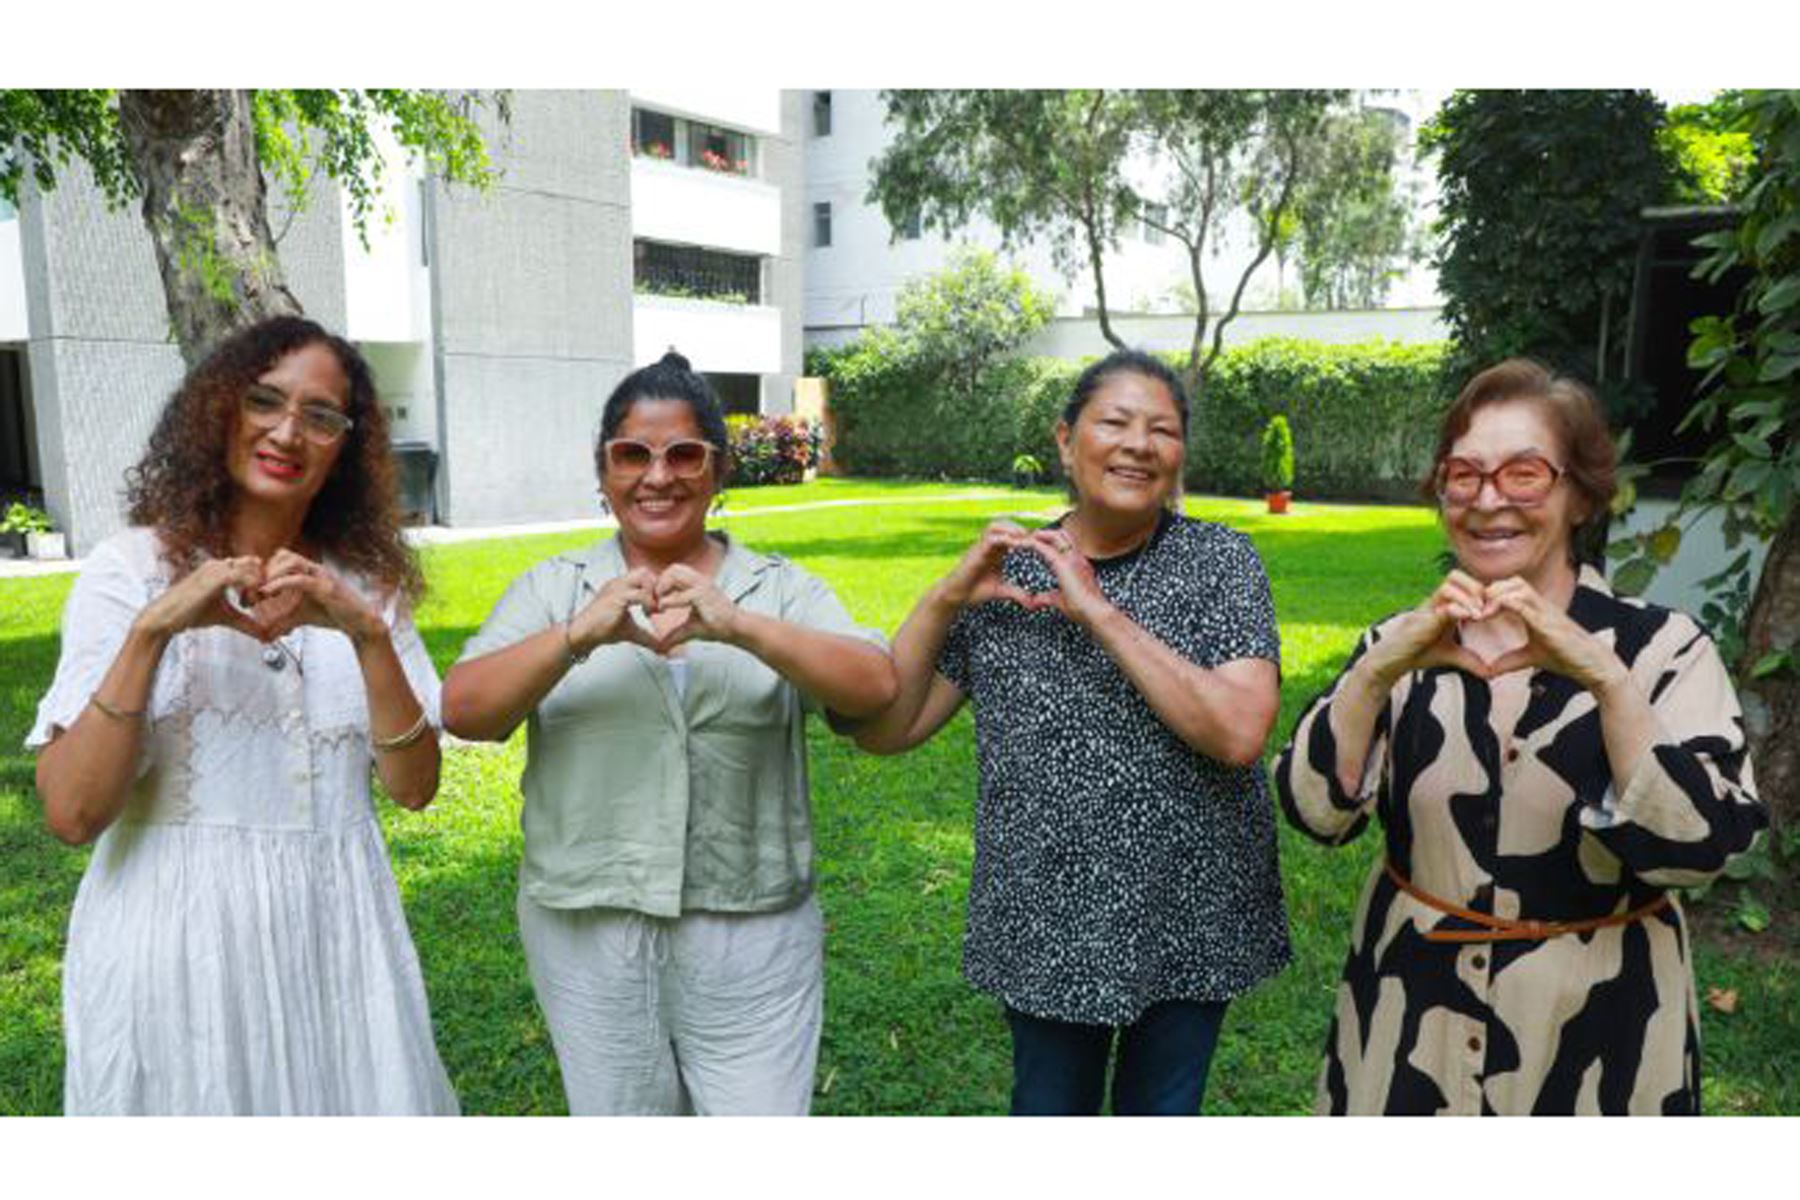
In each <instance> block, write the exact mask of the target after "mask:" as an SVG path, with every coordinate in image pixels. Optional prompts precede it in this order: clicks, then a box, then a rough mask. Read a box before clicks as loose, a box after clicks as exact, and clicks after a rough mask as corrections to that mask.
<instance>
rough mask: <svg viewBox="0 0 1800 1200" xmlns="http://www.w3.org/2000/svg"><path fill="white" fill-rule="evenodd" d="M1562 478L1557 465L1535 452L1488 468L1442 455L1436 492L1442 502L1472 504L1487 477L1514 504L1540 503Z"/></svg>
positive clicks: (1560, 469) (1496, 489)
mask: <svg viewBox="0 0 1800 1200" xmlns="http://www.w3.org/2000/svg"><path fill="white" fill-rule="evenodd" d="M1562 477H1563V470H1562V468H1561V467H1558V466H1556V465H1555V464H1554V463H1552V462H1550V460H1548V459H1546V458H1541V457H1539V456H1538V455H1536V454H1522V455H1520V456H1519V457H1518V458H1509V459H1507V460H1506V461H1505V462H1503V463H1501V464H1500V465H1499V466H1497V467H1495V468H1494V469H1493V470H1491V471H1483V470H1482V469H1481V468H1480V467H1479V466H1477V465H1476V464H1474V463H1472V462H1470V461H1469V460H1468V459H1466V458H1446V459H1445V460H1444V461H1443V462H1442V463H1441V464H1439V466H1438V472H1437V494H1438V499H1439V500H1440V501H1442V502H1443V503H1445V504H1454V505H1457V506H1459V507H1460V506H1462V505H1465V504H1473V503H1475V500H1476V498H1477V497H1479V496H1480V495H1481V489H1482V486H1483V485H1484V484H1486V483H1487V481H1488V480H1490V479H1491V480H1493V481H1494V490H1495V491H1496V492H1499V493H1500V495H1501V496H1502V497H1504V498H1505V499H1507V500H1509V501H1511V502H1512V503H1514V504H1522V505H1533V504H1542V503H1543V502H1544V500H1545V498H1546V497H1548V496H1549V495H1550V490H1551V489H1552V488H1554V487H1555V486H1556V481H1557V480H1559V479H1561V478H1562Z"/></svg>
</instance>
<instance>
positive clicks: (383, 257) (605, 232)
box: [0, 89, 804, 553]
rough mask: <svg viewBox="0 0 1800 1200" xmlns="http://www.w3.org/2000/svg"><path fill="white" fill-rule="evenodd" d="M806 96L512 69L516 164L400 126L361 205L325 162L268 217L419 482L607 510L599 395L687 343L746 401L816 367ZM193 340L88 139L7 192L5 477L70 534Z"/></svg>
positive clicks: (475, 518)
mask: <svg viewBox="0 0 1800 1200" xmlns="http://www.w3.org/2000/svg"><path fill="white" fill-rule="evenodd" d="M803 103H804V95H803V94H802V93H798V92H789V93H784V92H781V91H778V90H775V89H762V90H757V89H715V90H710V91H708V90H698V89H696V90H687V89H682V90H674V89H670V90H661V91H655V92H632V93H627V92H617V91H615V92H600V91H530V90H523V91H517V92H515V93H513V96H512V104H511V120H510V121H509V122H506V123H501V122H500V121H498V120H497V119H495V118H493V117H491V116H490V117H488V118H486V119H485V122H486V123H485V132H486V137H487V144H488V148H489V152H490V155H491V157H492V159H493V161H494V164H495V166H496V167H497V168H498V169H499V172H500V174H499V177H498V179H497V182H496V183H495V185H494V187H493V188H491V189H490V190H488V191H487V192H477V191H474V190H472V189H469V188H466V187H446V186H445V185H443V184H442V183H441V182H440V181H438V180H436V179H432V178H426V177H424V176H422V175H421V174H420V172H419V171H418V170H416V169H413V168H409V167H408V166H407V165H406V163H405V162H404V159H403V157H402V156H401V154H400V153H399V151H398V148H397V147H393V146H389V147H387V151H388V164H387V168H388V169H387V171H386V175H385V184H384V188H383V195H382V197H381V201H380V205H381V208H382V209H383V211H384V212H385V214H386V215H387V217H388V219H386V220H377V221H374V222H372V223H371V224H370V226H369V228H368V230H367V242H366V244H365V241H364V239H363V237H361V236H359V234H358V232H357V231H356V230H355V228H354V227H353V225H352V223H351V222H350V220H349V218H348V216H347V215H346V209H345V205H344V200H343V197H342V196H341V195H340V194H339V192H338V190H337V189H336V188H335V187H334V186H332V185H331V184H330V183H329V182H327V181H323V180H321V181H318V182H316V183H315V185H314V186H313V189H312V192H311V194H310V195H309V196H308V197H307V202H306V203H305V204H304V206H302V207H301V208H300V209H299V210H298V211H294V206H292V205H290V204H288V203H287V202H286V200H285V198H284V197H283V196H282V195H281V194H280V189H279V188H278V187H276V186H274V185H271V191H270V204H271V225H272V226H274V227H275V228H276V229H277V231H278V232H279V237H280V240H279V243H278V247H277V251H278V254H279V255H280V258H281V262H282V266H283V268H284V270H285V272H286V275H287V278H288V282H289V286H290V289H291V290H292V291H293V292H294V294H295V296H296V297H297V298H298V299H299V300H300V302H301V304H302V306H303V307H304V308H305V310H306V312H307V313H308V315H309V316H312V317H313V318H314V319H316V320H318V321H320V322H321V323H323V324H324V325H326V326H327V327H329V328H331V329H334V330H338V331H342V332H343V333H344V334H345V335H346V336H347V337H349V338H350V339H351V340H352V341H354V342H356V343H357V344H358V346H359V347H360V348H361V350H362V351H363V353H364V354H365V355H366V356H367V357H368V359H369V361H370V364H371V366H372V367H373V369H374V371H375V375H376V380H377V383H378V385H379V387H380V390H381V393H382V398H383V403H384V405H385V406H386V407H387V409H388V411H389V415H390V418H391V420H392V424H393V429H394V436H395V439H396V444H397V452H398V454H399V456H400V458H401V462H402V467H403V475H404V477H405V478H406V479H407V480H408V481H409V487H408V501H409V504H410V506H411V507H412V508H413V509H414V510H415V511H416V512H417V513H418V515H419V516H421V517H423V518H425V519H433V520H438V521H442V522H444V523H446V524H452V525H487V524H496V523H504V522H518V521H542V520H561V519H569V518H574V517H581V516H587V515H591V514H593V513H594V512H595V501H594V495H595V479H594V466H593V454H592V447H593V437H594V435H595V433H596V431H597V429H598V424H599V412H600V407H601V404H602V403H603V402H604V400H605V398H606V396H607V394H608V393H609V392H610V391H611V390H612V388H613V387H614V386H615V385H616V384H617V383H618V381H619V380H620V379H621V378H622V377H623V376H624V375H625V374H626V373H627V372H628V371H630V370H631V369H632V368H634V367H636V366H639V365H642V364H644V363H647V362H652V361H654V360H655V359H657V358H658V357H660V356H661V355H662V354H663V353H664V352H665V351H666V350H668V349H669V348H670V347H671V346H673V347H675V348H677V349H678V350H680V351H681V353H683V354H684V355H686V356H687V357H688V359H689V360H690V361H691V362H692V363H693V364H694V366H695V368H696V369H698V370H701V371H704V372H706V373H707V374H708V375H709V376H710V377H711V379H712V380H713V382H714V383H715V385H716V386H717V387H718V389H719V392H720V395H721V398H722V399H724V400H725V402H726V403H727V405H728V406H729V407H730V408H731V409H733V410H734V411H743V412H770V413H778V412H785V411H787V410H788V408H789V407H790V405H791V402H792V392H793V381H794V379H795V378H796V377H797V376H798V375H799V372H800V360H801V312H800V296H801V281H800V272H801V269H802V247H803V240H802V239H803V229H804V226H803V218H802V205H803V203H804V197H803V192H804V185H803V174H802V147H801V144H800V119H801V111H802V105H803ZM181 374H182V363H181V356H180V354H179V352H178V351H177V349H176V347H175V345H174V344H173V342H172V341H171V340H170V337H169V332H168V316H167V310H166V307H165V304H164V301H163V296H162V290H161V285H160V282H159V280H158V276H157V271H156V266H155V260H154V256H153V253H152V250H151V246H150V241H149V237H148V235H147V234H146V233H145V232H144V230H143V227H142V223H141V218H140V217H139V215H138V213H137V212H136V210H135V208H134V207H132V208H127V209H124V210H121V211H117V212H110V211H108V210H107V209H106V208H105V206H104V204H103V203H102V200H101V197H100V194H99V191H98V189H97V188H96V187H95V186H94V184H93V182H92V179H91V177H90V176H89V175H88V173H87V172H86V170H85V168H84V167H82V166H81V165H79V164H76V165H73V166H71V167H70V168H69V169H67V170H66V171H65V172H63V176H62V179H61V181H60V182H59V185H58V186H57V188H56V189H55V190H54V191H52V192H50V193H48V194H45V195H38V194H35V193H31V194H27V195H26V196H24V197H23V198H22V201H21V204H20V205H19V207H18V209H17V210H16V211H14V210H11V209H9V208H0V495H30V496H33V497H36V496H39V495H41V496H42V498H43V502H44V504H45V507H47V508H48V509H49V511H50V513H51V515H52V517H53V519H54V520H55V521H56V523H57V525H58V527H59V528H62V529H64V530H65V531H67V532H68V533H69V535H70V542H71V546H72V549H73V550H74V551H75V552H76V553H85V552H86V551H87V550H88V549H90V548H91V547H92V546H93V545H94V544H95V543H96V542H97V541H99V540H100V539H101V538H103V537H105V536H106V535H107V534H109V533H111V532H112V531H113V530H115V529H117V528H118V527H119V526H120V525H121V524H122V522H123V517H124V514H123V511H122V504H121V491H122V488H123V479H124V472H125V470H126V468H128V467H129V466H130V465H131V464H132V463H133V462H135V461H136V459H137V457H138V456H139V455H140V454H141V453H142V451H143V447H144V445H145V442H146V440H147V438H148V436H149V432H150V428H151V425H152V424H153V423H154V421H155V419H156V415H157V414H158V412H160V410H161V408H162V405H163V402H164V401H165V400H166V398H167V397H168V395H169V393H170V391H171V390H172V389H173V388H174V387H175V385H176V384H177V383H178V382H179V380H180V378H181Z"/></svg>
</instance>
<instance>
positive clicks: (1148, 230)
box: [1141, 204, 1169, 246]
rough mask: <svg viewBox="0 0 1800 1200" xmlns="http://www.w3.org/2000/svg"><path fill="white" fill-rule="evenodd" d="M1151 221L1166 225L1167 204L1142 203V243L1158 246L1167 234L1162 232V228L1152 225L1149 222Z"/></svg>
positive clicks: (1167, 216)
mask: <svg viewBox="0 0 1800 1200" xmlns="http://www.w3.org/2000/svg"><path fill="white" fill-rule="evenodd" d="M1152 221H1155V222H1156V223H1157V224H1158V225H1167V224H1168V223H1169V209H1168V206H1167V205H1165V204H1146V205H1144V217H1143V220H1142V222H1141V225H1142V228H1143V232H1144V245H1146V246H1160V245H1162V244H1163V242H1164V241H1165V240H1166V238H1167V235H1166V234H1164V233H1163V231H1162V230H1160V229H1157V228H1155V227H1154V226H1152V225H1151V224H1150V222H1152Z"/></svg>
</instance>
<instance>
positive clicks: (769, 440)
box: [725, 414, 825, 486]
mask: <svg viewBox="0 0 1800 1200" xmlns="http://www.w3.org/2000/svg"><path fill="white" fill-rule="evenodd" d="M725 431H726V433H727V434H728V435H729V436H730V439H731V477H730V480H729V482H730V483H734V484H738V485H740V486H741V485H746V484H758V483H799V482H800V481H801V480H802V479H803V478H805V476H806V472H807V471H808V470H810V469H811V468H813V467H815V466H817V465H818V463H819V447H820V444H821V443H822V442H823V440H824V436H825V431H824V430H823V429H821V428H819V426H818V425H816V424H814V423H812V422H810V421H808V420H806V419H805V418H804V417H758V416H752V415H748V414H734V415H732V416H728V417H726V418H725Z"/></svg>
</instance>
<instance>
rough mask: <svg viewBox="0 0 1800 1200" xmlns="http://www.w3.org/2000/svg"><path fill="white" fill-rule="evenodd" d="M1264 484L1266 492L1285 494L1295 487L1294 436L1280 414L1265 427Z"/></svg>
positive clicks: (1263, 447) (1285, 419) (1263, 451)
mask: <svg viewBox="0 0 1800 1200" xmlns="http://www.w3.org/2000/svg"><path fill="white" fill-rule="evenodd" d="M1262 482H1263V491H1265V492H1285V491H1287V490H1288V489H1290V488H1292V487H1293V486H1294V435H1293V433H1292V432H1291V431H1290V430H1289V429H1288V423H1287V418H1286V417H1284V416H1282V415H1281V414H1280V413H1276V414H1275V415H1274V416H1272V417H1270V418H1269V423H1268V424H1267V425H1265V426H1263V440H1262Z"/></svg>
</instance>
